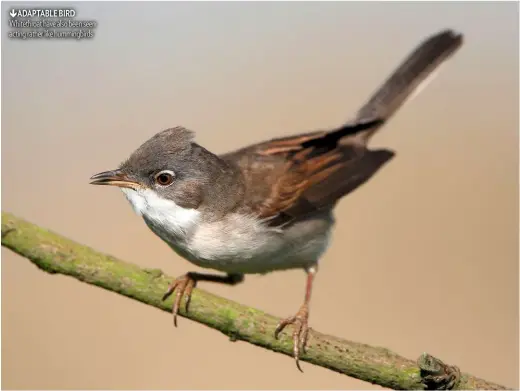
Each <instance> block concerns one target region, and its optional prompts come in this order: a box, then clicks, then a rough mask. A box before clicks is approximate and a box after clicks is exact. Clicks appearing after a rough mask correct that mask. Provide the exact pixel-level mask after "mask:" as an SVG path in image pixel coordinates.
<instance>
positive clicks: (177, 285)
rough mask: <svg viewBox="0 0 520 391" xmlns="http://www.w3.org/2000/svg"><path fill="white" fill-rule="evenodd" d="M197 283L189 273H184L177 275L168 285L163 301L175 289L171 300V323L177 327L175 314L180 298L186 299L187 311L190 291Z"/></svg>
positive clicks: (177, 311)
mask: <svg viewBox="0 0 520 391" xmlns="http://www.w3.org/2000/svg"><path fill="white" fill-rule="evenodd" d="M195 285H197V280H196V279H195V278H194V277H193V276H192V275H191V273H186V274H185V275H183V276H180V277H177V278H176V279H175V280H173V281H172V283H171V284H170V285H169V286H168V290H167V291H166V293H165V294H164V296H163V298H162V299H163V301H164V300H166V299H167V298H168V297H169V296H170V295H171V294H172V293H173V292H174V291H175V290H176V296H175V300H174V301H173V308H172V313H173V324H174V325H175V327H177V314H178V313H179V307H180V306H181V300H182V298H183V297H185V298H186V299H185V300H186V305H185V309H186V312H188V306H189V304H190V299H191V292H192V291H193V288H195Z"/></svg>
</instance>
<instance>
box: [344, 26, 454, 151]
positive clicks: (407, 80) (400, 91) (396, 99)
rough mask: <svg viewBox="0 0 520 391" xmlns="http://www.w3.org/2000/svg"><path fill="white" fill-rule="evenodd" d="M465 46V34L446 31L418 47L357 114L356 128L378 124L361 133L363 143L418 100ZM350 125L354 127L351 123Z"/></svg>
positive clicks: (433, 36) (426, 40) (355, 119)
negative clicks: (361, 125) (410, 100)
mask: <svg viewBox="0 0 520 391" xmlns="http://www.w3.org/2000/svg"><path fill="white" fill-rule="evenodd" d="M462 42H463V40H462V34H459V33H456V32H454V31H452V30H444V31H441V32H439V33H437V34H435V35H432V36H430V37H429V38H427V39H425V40H424V41H423V42H422V43H421V44H420V45H418V46H417V48H416V49H415V50H414V51H413V52H412V53H411V54H410V55H409V56H408V57H407V58H406V59H405V60H404V61H403V62H402V63H401V65H400V66H399V67H398V68H397V69H396V70H395V71H394V73H392V75H390V77H389V78H388V79H387V80H386V81H385V82H384V83H383V85H382V86H381V87H380V88H379V89H378V90H377V91H376V92H375V93H374V94H373V95H372V97H371V98H370V99H369V100H368V101H367V103H366V104H365V105H364V106H363V107H361V109H360V110H359V111H358V112H357V115H356V116H355V118H354V123H356V124H363V123H365V124H368V123H371V122H374V121H377V122H376V123H375V125H374V126H369V129H368V130H366V131H362V132H360V133H361V134H360V136H361V140H360V141H362V142H364V143H366V142H367V141H368V140H369V139H370V137H371V136H372V135H373V134H374V133H375V132H376V131H377V130H378V129H379V128H380V127H381V125H382V124H383V123H385V122H386V121H387V120H388V119H389V118H390V117H391V116H392V115H393V114H394V113H395V112H396V111H397V110H398V109H399V108H400V107H401V106H402V105H403V104H404V102H405V101H406V100H407V99H410V98H412V97H413V96H416V95H417V94H418V93H419V92H420V91H421V90H422V89H423V88H424V87H426V85H427V84H428V82H429V81H431V80H432V79H433V76H435V75H436V73H437V71H438V70H439V66H440V65H441V64H443V63H444V62H445V61H446V60H447V59H448V58H450V56H451V55H452V54H453V53H455V52H456V51H457V50H458V49H459V48H460V46H461V45H462ZM349 124H350V126H352V122H349ZM349 124H346V126H347V127H348V126H349ZM347 133H350V132H347Z"/></svg>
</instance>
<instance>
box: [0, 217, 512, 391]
mask: <svg viewBox="0 0 520 391" xmlns="http://www.w3.org/2000/svg"><path fill="white" fill-rule="evenodd" d="M2 246H5V247H7V248H9V249H11V250H12V251H14V252H16V253H17V254H20V255H21V256H23V257H25V258H28V259H29V260H30V261H31V262H32V263H34V264H35V265H36V266H38V267H39V268H40V269H42V270H44V271H46V272H48V273H53V274H54V273H58V274H65V275H68V276H71V277H74V278H76V279H78V280H80V281H83V282H86V283H88V284H92V285H97V286H99V287H101V288H104V289H107V290H109V291H112V292H116V293H119V294H121V295H124V296H126V297H130V298H132V299H134V300H137V301H140V302H142V303H145V304H148V305H151V306H154V307H156V308H158V309H161V310H163V311H166V312H171V307H172V300H173V299H172V298H170V299H168V300H167V301H165V302H163V301H161V297H162V294H163V293H164V291H165V290H166V288H167V286H168V283H169V281H171V279H172V278H171V277H169V276H166V275H164V274H163V273H162V272H161V271H160V270H158V269H142V268H140V267H138V266H136V265H133V264H131V263H127V262H124V261H120V260H118V259H116V258H114V257H112V256H110V255H106V254H102V253H100V252H97V251H95V250H93V249H91V248H89V247H86V246H83V245H81V244H78V243H75V242H73V241H71V240H69V239H67V238H65V237H63V236H60V235H57V234H55V233H52V232H49V231H48V230H46V229H44V228H41V227H38V226H36V225H34V224H31V223H29V222H27V221H24V220H22V219H20V218H17V217H15V216H13V215H11V214H9V213H4V212H2ZM180 315H181V316H184V317H186V318H189V319H192V320H194V321H196V322H199V323H202V324H205V325H206V326H208V327H211V328H213V329H216V330H219V331H221V332H222V333H224V334H225V335H227V336H228V337H229V338H230V339H231V340H233V341H235V340H242V341H246V342H249V343H251V344H254V345H257V346H261V347H263V348H265V349H269V350H272V351H274V352H279V353H283V354H286V355H291V352H292V340H291V338H290V333H287V332H286V333H283V335H282V336H281V337H280V339H279V340H276V339H274V337H273V332H274V329H275V327H276V324H277V322H278V320H279V319H277V318H275V317H274V316H271V315H268V314H266V313H264V312H261V311H259V310H256V309H254V308H251V307H247V306H244V305H242V304H238V303H235V302H233V301H230V300H226V299H224V298H221V297H218V296H215V295H212V294H211V293H208V292H205V291H203V290H201V289H195V290H194V291H193V295H192V299H191V303H190V310H189V313H187V314H186V313H185V312H184V308H181V311H180ZM307 346H308V347H307V349H306V353H305V354H304V355H303V356H302V358H301V360H302V361H306V362H309V363H312V364H315V365H319V366H321V367H324V368H328V369H330V370H333V371H335V372H339V373H342V374H345V375H348V376H351V377H355V378H357V379H361V380H364V381H367V382H370V383H373V384H378V385H380V386H382V387H386V388H391V389H450V388H457V389H466V390H469V389H487V390H491V389H496V390H498V389H507V388H506V387H504V386H501V385H498V384H494V383H491V382H488V381H486V380H483V379H479V378H476V377H474V376H472V375H469V374H465V373H462V374H461V373H460V371H459V370H458V368H457V367H455V366H450V365H446V364H444V363H443V362H442V361H440V360H438V359H436V358H434V357H432V356H430V355H428V354H423V355H422V356H421V357H420V358H419V359H418V360H417V362H416V361H412V360H409V359H406V358H404V357H401V356H399V355H397V354H396V353H393V352H391V351H390V350H388V349H385V348H381V347H373V346H369V345H365V344H361V343H357V342H352V341H347V340H344V339H340V338H337V337H334V336H330V335H325V334H322V333H319V332H317V331H314V330H311V331H310V333H309V342H308V345H307Z"/></svg>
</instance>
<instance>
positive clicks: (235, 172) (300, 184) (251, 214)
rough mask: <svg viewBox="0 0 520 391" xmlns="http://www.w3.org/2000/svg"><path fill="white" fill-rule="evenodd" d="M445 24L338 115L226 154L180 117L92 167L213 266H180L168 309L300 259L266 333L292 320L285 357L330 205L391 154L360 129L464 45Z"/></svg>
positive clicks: (370, 127) (177, 242)
mask: <svg viewBox="0 0 520 391" xmlns="http://www.w3.org/2000/svg"><path fill="white" fill-rule="evenodd" d="M462 43H463V35H462V34H461V33H459V32H456V31H454V30H452V29H444V30H441V31H439V32H437V33H435V34H432V35H430V36H429V37H427V38H426V39H423V40H422V41H421V42H420V43H419V44H418V46H417V47H416V48H415V49H414V50H413V51H412V52H411V53H410V54H409V55H408V56H407V57H406V58H405V59H404V61H403V62H402V63H400V64H399V65H398V66H397V68H396V69H395V70H394V72H393V73H391V74H390V76H389V77H388V78H387V79H386V80H384V82H383V83H382V84H381V86H380V87H379V88H378V89H376V90H375V92H374V93H373V94H372V95H371V96H370V98H369V99H368V100H367V101H366V103H365V104H364V105H362V106H361V108H360V109H359V110H358V111H357V112H355V114H354V115H353V116H352V117H351V119H349V120H348V121H346V122H345V123H343V124H341V125H340V126H337V127H333V128H329V129H326V130H315V131H311V132H306V133H300V134H296V135H290V136H285V137H279V138H274V139H270V140H266V141H262V142H258V143H255V144H252V145H248V146H245V147H243V148H240V149H238V150H234V151H230V152H226V153H223V154H219V155H217V154H214V153H212V152H210V151H209V150H207V149H206V148H204V147H202V146H201V145H199V144H197V143H196V142H195V140H194V137H195V133H194V132H193V131H191V130H189V129H187V128H185V127H183V126H176V127H173V128H168V129H165V130H162V131H159V132H158V133H156V134H155V135H154V136H152V137H151V138H149V139H148V140H147V141H146V142H144V143H143V144H142V145H141V146H139V147H138V148H137V149H136V150H135V151H134V152H133V153H132V154H130V156H129V157H128V158H127V159H126V160H124V161H123V163H121V164H120V165H119V167H118V168H117V169H114V170H109V171H104V172H100V173H99V174H96V175H94V176H92V177H91V178H90V183H91V184H93V185H108V186H116V187H118V188H120V189H121V191H122V192H123V193H124V195H125V197H126V198H127V200H128V201H129V203H130V204H131V206H132V207H133V209H134V211H135V213H136V214H137V215H139V216H141V217H142V218H143V220H144V222H145V223H146V225H147V226H148V227H149V228H150V229H151V230H152V231H153V232H154V233H155V234H156V235H157V236H158V237H159V238H160V239H162V240H163V241H164V242H165V243H167V244H168V245H169V246H170V248H171V249H172V250H173V251H174V252H175V253H177V254H178V255H180V256H181V257H182V258H184V259H185V260H187V261H188V262H190V263H192V264H194V265H196V266H199V267H202V268H205V269H211V270H213V271H215V272H219V273H215V272H213V273H199V272H187V273H186V274H184V275H182V276H180V277H178V278H176V279H174V280H173V281H172V282H171V284H169V287H168V289H167V291H166V292H165V294H164V296H163V300H165V299H166V298H167V297H169V296H170V295H171V294H172V293H176V296H175V300H174V301H173V307H172V313H173V321H174V324H175V326H177V314H178V312H179V308H180V307H181V305H182V299H183V298H184V301H185V309H186V311H188V308H189V302H190V297H191V294H192V291H193V288H194V287H195V286H196V285H197V283H198V282H200V281H209V282H215V283H222V284H228V285H236V284H239V283H241V282H243V281H244V277H245V275H248V274H249V275H250V274H261V275H263V274H267V273H271V272H277V271H283V270H290V269H302V270H304V271H305V273H306V285H305V295H304V299H303V304H302V305H301V306H300V308H299V310H298V311H297V312H296V314H295V315H293V316H290V317H287V318H285V319H282V320H281V321H280V322H279V323H278V325H277V326H276V329H275V332H274V336H275V338H278V337H279V334H280V333H281V332H282V331H283V330H284V329H285V327H286V326H288V325H292V326H293V333H292V342H293V352H292V353H293V354H292V355H293V357H294V360H295V362H296V366H297V367H298V369H299V370H300V371H301V370H302V369H301V366H300V361H299V360H300V356H301V354H302V352H305V346H306V343H307V339H308V334H309V329H310V328H309V306H310V301H311V292H312V288H313V282H314V279H315V276H316V274H317V272H318V266H319V262H320V259H321V258H322V256H323V254H324V253H325V252H326V250H327V248H328V247H329V245H330V241H331V240H330V239H331V232H332V230H333V228H334V225H335V217H334V208H335V206H336V205H337V204H338V202H339V201H340V200H341V199H342V198H343V197H344V196H346V195H348V194H350V193H352V192H353V191H354V190H356V189H357V188H359V187H360V186H361V185H363V184H364V183H366V182H367V181H368V180H369V179H371V178H372V177H373V176H374V175H375V174H376V173H377V172H378V171H380V169H381V168H382V167H383V166H385V165H386V164H387V163H388V162H389V161H390V160H392V159H393V158H394V156H395V155H396V153H395V151H393V150H391V149H386V148H378V149H371V148H369V145H368V144H369V141H370V140H371V138H372V136H373V135H374V134H375V133H376V132H377V131H378V130H379V129H381V127H382V126H383V125H385V124H386V123H387V122H388V120H389V119H390V118H391V117H392V116H393V115H394V114H395V112H396V111H397V110H398V109H399V108H400V107H401V106H402V105H403V104H404V103H405V101H407V100H409V99H410V98H412V96H414V95H416V94H417V93H418V92H419V91H420V90H421V89H422V88H423V87H424V86H425V85H426V83H427V82H428V80H429V79H431V77H432V76H433V75H435V74H436V71H437V70H438V69H439V67H440V66H441V65H442V64H444V63H445V62H446V60H447V59H449V58H451V57H452V55H453V54H454V53H455V52H456V51H457V50H458V49H459V48H460V47H461V45H462Z"/></svg>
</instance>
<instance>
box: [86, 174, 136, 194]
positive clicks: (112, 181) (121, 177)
mask: <svg viewBox="0 0 520 391" xmlns="http://www.w3.org/2000/svg"><path fill="white" fill-rule="evenodd" d="M90 184H91V185H107V186H118V187H126V188H128V189H133V190H137V188H138V187H139V184H138V183H137V182H135V181H132V180H130V179H129V178H128V176H127V175H126V174H124V173H123V172H121V170H112V171H105V172H100V173H99V174H96V175H94V176H92V178H90Z"/></svg>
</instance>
